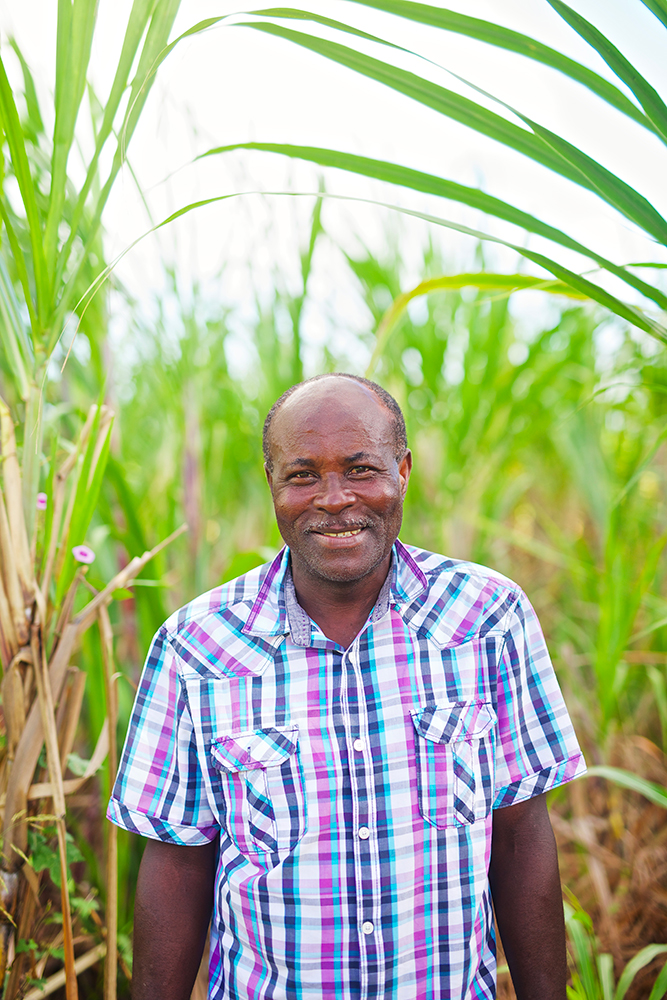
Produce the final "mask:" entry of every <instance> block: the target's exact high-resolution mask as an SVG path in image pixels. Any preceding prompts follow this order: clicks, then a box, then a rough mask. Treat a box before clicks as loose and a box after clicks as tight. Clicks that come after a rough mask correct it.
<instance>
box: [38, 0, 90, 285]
mask: <svg viewBox="0 0 667 1000" xmlns="http://www.w3.org/2000/svg"><path fill="white" fill-rule="evenodd" d="M96 15H97V0H58V38H57V44H56V99H55V105H56V120H55V125H54V130H53V154H52V159H51V191H50V194H49V209H48V214H47V219H46V229H45V232H44V250H45V255H46V264H47V268H48V271H49V273H52V272H53V270H54V267H55V262H56V254H57V250H58V227H59V225H60V223H61V220H62V215H63V208H64V205H65V186H66V183H67V161H68V159H69V154H70V150H71V148H72V143H73V142H74V130H75V127H76V120H77V117H78V114H79V108H80V106H81V101H82V100H83V95H84V93H85V89H86V73H87V71H88V63H89V62H90V51H91V46H92V42H93V32H94V29H95V18H96Z"/></svg>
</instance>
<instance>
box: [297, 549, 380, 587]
mask: <svg viewBox="0 0 667 1000" xmlns="http://www.w3.org/2000/svg"><path fill="white" fill-rule="evenodd" d="M385 558H386V557H385V554H384V553H383V552H378V553H373V555H370V554H369V553H365V554H364V555H363V557H360V556H356V557H355V556H354V555H352V553H343V552H337V553H331V555H330V556H329V557H328V558H322V557H319V558H318V557H315V558H313V557H312V555H311V556H310V558H308V559H304V558H303V556H302V555H301V557H300V558H299V562H300V563H301V566H302V568H303V569H304V570H305V572H306V573H307V574H308V575H309V576H311V577H313V578H315V579H320V580H326V581H327V583H356V582H357V581H358V580H363V579H364V578H365V577H367V576H370V574H371V573H373V572H374V571H375V570H376V569H377V568H378V566H380V565H381V563H383V562H384V560H385Z"/></svg>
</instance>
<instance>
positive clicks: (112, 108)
mask: <svg viewBox="0 0 667 1000" xmlns="http://www.w3.org/2000/svg"><path fill="white" fill-rule="evenodd" d="M154 6H155V0H134V3H133V4H132V10H131V11H130V17H129V19H128V23H127V28H126V30H125V37H124V38H123V45H122V49H121V53H120V57H119V60H118V65H117V67H116V73H115V76H114V79H113V83H112V85H111V91H110V93H109V96H108V98H107V100H106V101H105V104H104V117H103V119H102V123H101V125H100V127H99V130H98V133H97V136H96V140H95V151H94V153H93V156H92V157H91V160H90V163H89V164H88V170H87V173H86V179H85V181H84V183H83V186H82V188H81V191H80V192H79V195H78V197H77V200H76V205H75V206H74V212H73V215H72V221H71V223H70V232H69V236H68V237H67V241H66V243H65V245H64V247H63V249H62V251H61V253H60V257H59V261H58V277H60V276H61V275H62V274H63V273H64V270H65V268H66V266H67V263H68V261H69V257H70V253H71V250H72V246H73V244H74V241H75V239H76V236H77V232H78V228H79V224H80V222H81V219H82V218H83V213H84V209H85V205H86V199H87V198H88V195H89V194H90V191H91V189H92V187H93V184H94V182H95V180H96V178H97V176H98V167H99V160H100V156H101V154H102V150H103V148H104V146H105V145H106V142H107V140H108V139H109V137H110V135H111V133H112V130H113V124H114V121H115V118H116V114H117V112H118V108H119V106H120V102H121V100H122V98H123V94H124V93H125V89H126V87H127V83H128V80H129V76H130V72H131V70H132V66H133V64H134V60H135V57H136V54H137V51H138V49H139V45H140V43H141V39H142V38H143V36H144V33H145V31H146V26H147V25H148V23H149V21H150V18H151V13H152V11H153V8H154ZM126 142H127V139H126ZM119 167H120V162H119V164H118V168H119ZM118 168H116V172H117V169H118ZM112 174H113V177H114V178H115V176H116V173H114V172H113V170H112ZM112 183H113V181H112V180H111V178H109V179H108V180H107V182H106V184H105V189H104V191H105V193H103V194H101V195H100V197H99V199H98V201H97V205H96V209H97V214H98V215H99V216H100V218H101V213H100V208H103V207H104V204H106V200H107V196H108V193H109V191H110V190H111V184H112ZM91 235H92V232H91Z"/></svg>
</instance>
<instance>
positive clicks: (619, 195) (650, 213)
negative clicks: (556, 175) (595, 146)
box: [520, 115, 667, 245]
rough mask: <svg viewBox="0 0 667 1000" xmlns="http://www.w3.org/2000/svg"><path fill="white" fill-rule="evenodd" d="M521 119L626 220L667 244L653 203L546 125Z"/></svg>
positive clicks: (663, 223) (666, 228) (664, 223)
mask: <svg viewBox="0 0 667 1000" xmlns="http://www.w3.org/2000/svg"><path fill="white" fill-rule="evenodd" d="M520 117H521V118H522V119H523V120H524V121H525V122H526V124H528V125H530V127H531V128H532V129H533V130H534V132H535V133H536V134H537V135H539V136H541V137H542V138H543V139H544V140H545V142H547V143H549V144H550V145H551V146H553V148H554V149H555V150H557V151H558V152H559V153H560V154H561V155H562V156H563V158H564V159H567V160H568V161H569V162H570V163H572V164H574V165H576V167H577V168H578V169H579V170H580V171H581V173H582V175H584V176H586V178H587V179H588V180H589V182H590V183H591V184H592V185H593V187H594V188H595V189H596V190H597V192H598V194H600V195H601V197H602V198H604V199H605V201H607V202H609V204H611V205H614V207H615V208H617V209H618V210H619V212H622V213H623V215H625V217H626V218H628V219H631V220H632V221H633V222H636V223H637V225H638V226H641V227H642V228H643V229H644V230H646V232H647V233H649V234H650V235H651V236H653V237H654V238H655V239H656V240H657V241H658V242H659V243H662V244H663V245H667V220H665V219H664V218H663V216H662V215H660V213H659V212H658V211H657V210H656V209H655V208H654V207H653V205H652V204H651V203H650V201H648V200H647V199H646V198H644V196H643V195H641V194H639V192H638V191H635V190H634V188H632V187H630V185H629V184H626V183H625V181H622V180H621V178H620V177H617V176H616V175H615V174H612V173H611V171H610V170H607V169H606V167H603V166H602V165H601V164H600V163H597V161H596V160H594V159H593V158H592V157H590V156H588V155H587V154H586V153H584V152H583V151H582V150H580V149H577V147H576V146H573V145H572V143H570V142H568V141H567V140H566V139H563V138H562V136H559V135H556V133H555V132H551V131H550V130H549V129H547V128H544V126H543V125H538V124H537V122H534V121H532V120H531V119H529V118H528V117H527V116H524V115H520Z"/></svg>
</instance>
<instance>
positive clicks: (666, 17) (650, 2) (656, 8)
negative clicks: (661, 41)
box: [642, 0, 667, 28]
mask: <svg viewBox="0 0 667 1000" xmlns="http://www.w3.org/2000/svg"><path fill="white" fill-rule="evenodd" d="M642 3H643V4H644V6H645V7H648V9H649V10H650V11H651V13H652V14H655V16H656V17H657V18H658V20H659V21H662V23H663V24H664V26H665V27H666V28H667V0H642Z"/></svg>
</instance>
